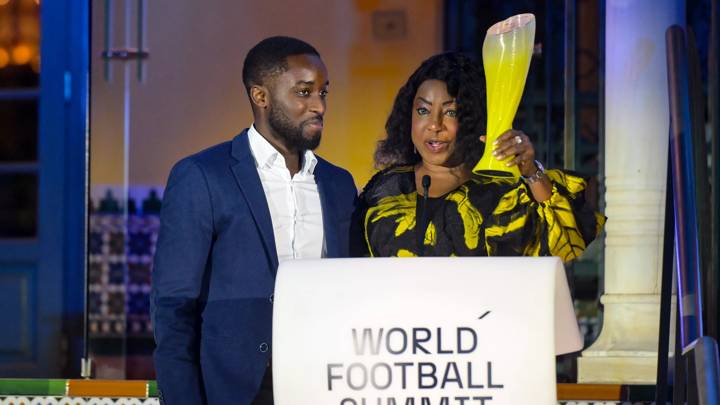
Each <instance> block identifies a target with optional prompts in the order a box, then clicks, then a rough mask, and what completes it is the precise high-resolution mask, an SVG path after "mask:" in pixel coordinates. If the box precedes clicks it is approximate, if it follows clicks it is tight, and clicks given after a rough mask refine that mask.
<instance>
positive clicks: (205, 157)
mask: <svg viewBox="0 0 720 405" xmlns="http://www.w3.org/2000/svg"><path fill="white" fill-rule="evenodd" d="M314 174H315V180H316V182H317V184H318V190H319V192H320V201H321V205H322V213H323V225H324V232H325V248H326V249H325V250H326V253H327V256H328V257H346V256H348V255H349V243H350V242H349V232H350V230H349V228H350V219H351V215H352V212H353V207H354V203H355V199H356V196H357V190H356V188H355V183H354V182H353V179H352V176H351V175H350V173H348V172H347V171H346V170H344V169H341V168H339V167H337V166H333V165H332V164H330V163H328V162H327V161H325V160H323V159H321V158H318V164H317V165H316V167H315V172H314ZM160 223H161V225H160V234H159V237H158V242H157V250H156V253H155V263H154V269H153V282H152V295H151V315H152V321H153V327H154V333H155V342H156V344H157V348H156V349H155V368H156V372H157V381H158V386H159V389H160V391H161V395H162V398H163V400H164V402H165V403H168V404H172V405H181V404H249V403H250V402H251V401H252V400H253V398H254V397H255V395H256V393H257V392H258V389H259V387H260V383H261V380H262V377H263V375H264V373H265V370H266V367H267V364H268V361H269V360H270V353H271V347H270V344H271V340H272V332H271V325H272V300H273V288H274V282H275V272H276V271H277V267H278V259H277V253H276V249H275V238H274V235H273V228H272V220H271V218H270V211H269V209H268V205H267V200H266V198H265V194H264V192H263V188H262V184H261V182H260V177H259V176H258V174H257V169H256V167H255V160H254V158H253V156H252V154H251V151H250V145H249V143H248V136H247V130H245V131H243V132H242V133H241V134H240V135H238V136H236V137H235V138H234V139H233V140H232V141H231V142H225V143H222V144H220V145H217V146H214V147H212V148H210V149H207V150H204V151H202V152H200V153H198V154H195V155H192V156H190V157H187V158H185V159H183V160H181V161H180V162H178V163H177V164H176V165H175V166H174V167H173V169H172V171H171V173H170V177H169V179H168V184H167V188H166V189H165V195H164V197H163V205H162V211H161V219H160Z"/></svg>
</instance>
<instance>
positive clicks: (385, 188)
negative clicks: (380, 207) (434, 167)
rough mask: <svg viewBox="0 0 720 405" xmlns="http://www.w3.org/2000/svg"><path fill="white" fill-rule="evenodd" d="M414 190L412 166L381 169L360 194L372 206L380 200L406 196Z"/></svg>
mask: <svg viewBox="0 0 720 405" xmlns="http://www.w3.org/2000/svg"><path fill="white" fill-rule="evenodd" d="M414 190H415V170H414V168H413V167H412V166H392V167H388V168H386V169H383V170H381V171H379V172H377V173H375V175H374V176H373V177H372V178H371V179H370V181H368V182H367V184H366V185H365V187H364V188H363V190H362V193H361V194H360V196H361V198H362V199H363V200H365V201H366V202H368V203H370V204H372V202H373V201H377V200H378V199H380V198H383V197H388V196H393V195H399V194H407V193H409V192H412V191H414Z"/></svg>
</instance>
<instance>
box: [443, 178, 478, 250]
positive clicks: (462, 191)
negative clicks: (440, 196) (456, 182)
mask: <svg viewBox="0 0 720 405" xmlns="http://www.w3.org/2000/svg"><path fill="white" fill-rule="evenodd" d="M445 199H446V200H447V201H452V202H454V203H455V204H457V211H458V214H460V218H461V219H462V222H463V227H464V229H465V231H464V235H463V237H464V239H465V246H467V248H468V249H475V248H477V246H478V242H479V241H480V226H481V225H482V223H483V217H482V214H480V211H478V209H477V208H475V206H474V205H472V203H471V202H470V198H468V188H467V186H466V185H464V184H463V185H462V186H460V187H459V188H458V189H457V190H455V191H453V192H451V193H450V194H449V195H448V196H447V197H446V198H445Z"/></svg>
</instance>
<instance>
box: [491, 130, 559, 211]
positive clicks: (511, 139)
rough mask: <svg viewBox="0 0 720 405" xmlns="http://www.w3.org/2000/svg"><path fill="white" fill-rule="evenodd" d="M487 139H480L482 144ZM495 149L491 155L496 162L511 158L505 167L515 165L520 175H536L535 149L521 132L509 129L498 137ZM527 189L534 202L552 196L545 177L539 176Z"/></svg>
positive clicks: (550, 185)
mask: <svg viewBox="0 0 720 405" xmlns="http://www.w3.org/2000/svg"><path fill="white" fill-rule="evenodd" d="M486 139H487V138H486V137H485V135H482V136H481V137H480V140H481V141H482V142H485V140H486ZM493 146H495V149H494V150H493V152H492V154H493V156H495V159H497V160H503V159H505V158H507V157H508V156H512V159H510V160H509V161H508V162H507V163H505V164H506V165H507V166H515V165H517V166H518V168H519V169H520V174H522V175H523V176H525V177H530V176H532V175H534V174H535V173H537V171H538V167H537V166H535V147H534V146H533V144H532V142H531V141H530V138H529V137H528V136H527V135H525V133H524V132H523V131H518V130H515V129H511V130H509V131H507V132H505V133H503V134H502V135H500V136H499V137H498V139H497V141H495V144H494V145H493ZM528 188H529V189H530V192H531V193H532V195H533V198H535V201H539V202H541V201H546V200H548V199H549V198H550V197H551V196H552V184H551V183H550V180H548V178H547V176H544V175H543V176H541V177H540V179H539V180H537V181H535V182H533V183H532V184H528Z"/></svg>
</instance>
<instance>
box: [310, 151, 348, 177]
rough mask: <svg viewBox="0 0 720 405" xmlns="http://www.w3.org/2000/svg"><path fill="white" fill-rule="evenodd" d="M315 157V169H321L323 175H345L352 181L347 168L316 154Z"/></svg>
mask: <svg viewBox="0 0 720 405" xmlns="http://www.w3.org/2000/svg"><path fill="white" fill-rule="evenodd" d="M315 157H316V158H317V160H318V164H317V166H316V170H319V171H322V172H323V174H324V175H328V176H329V177H334V176H343V177H347V178H348V179H349V180H350V181H352V174H350V172H349V171H348V170H346V169H344V168H342V167H340V166H337V165H335V164H332V163H330V162H329V161H327V160H326V159H323V158H322V157H320V156H318V155H315ZM353 184H354V183H353Z"/></svg>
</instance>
